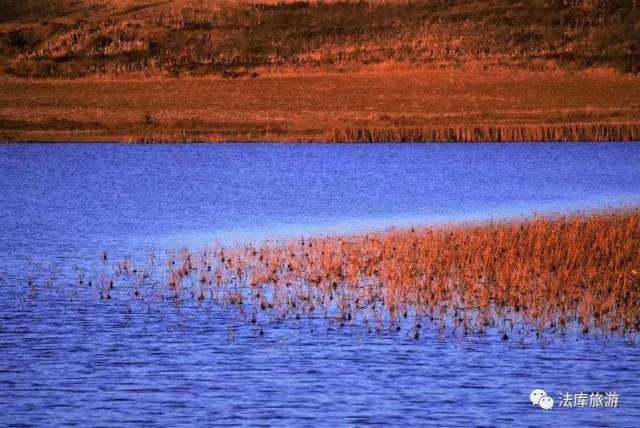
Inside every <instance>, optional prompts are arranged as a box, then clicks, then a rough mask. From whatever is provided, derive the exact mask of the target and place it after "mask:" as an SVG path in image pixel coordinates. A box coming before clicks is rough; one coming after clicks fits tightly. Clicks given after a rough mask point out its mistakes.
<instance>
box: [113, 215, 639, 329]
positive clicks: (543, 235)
mask: <svg viewBox="0 0 640 428" xmlns="http://www.w3.org/2000/svg"><path fill="white" fill-rule="evenodd" d="M639 244H640V210H625V211H618V212H611V213H604V214H593V215H588V216H579V215H575V216H566V217H559V218H544V217H535V218H532V219H530V220H526V221H514V222H504V223H489V224H479V225H468V226H451V227H444V228H424V229H413V228H412V229H409V230H391V231H387V232H380V233H374V234H367V235H358V236H332V237H317V238H311V239H300V240H293V241H289V242H284V243H265V244H263V245H259V246H254V245H245V246H234V247H230V248H226V247H216V248H213V249H207V250H202V251H200V252H190V251H188V250H187V249H182V250H181V251H180V252H171V253H170V254H169V257H168V259H167V262H166V266H167V272H168V275H167V279H166V285H167V290H168V293H170V296H171V297H172V298H174V299H176V301H182V300H184V299H187V298H189V297H191V298H192V299H194V300H195V299H197V300H198V301H200V302H202V301H204V300H209V299H211V300H212V301H214V302H216V303H222V304H224V305H235V306H241V307H243V310H242V311H243V312H244V313H246V315H247V317H250V319H251V322H252V323H256V322H258V323H259V324H263V323H264V322H265V320H271V321H273V320H278V321H282V320H286V319H293V318H295V319H301V318H302V317H318V316H320V317H321V316H324V317H326V318H327V319H329V320H330V322H334V323H339V324H340V325H346V324H349V323H355V322H360V323H364V324H365V325H368V326H372V327H374V328H376V329H378V330H381V329H386V328H390V329H400V328H401V326H403V328H404V326H407V324H408V325H409V328H410V329H411V332H412V334H414V335H415V336H416V337H419V331H420V329H421V328H423V326H425V327H426V326H427V325H428V324H429V323H431V324H433V325H436V326H437V327H438V328H452V329H454V330H456V331H463V332H464V333H469V334H482V333H485V332H488V331H490V330H492V329H493V330H494V331H498V332H499V333H500V334H501V335H502V337H503V339H507V338H508V337H509V334H511V332H512V331H513V329H514V328H518V329H520V330H521V331H529V332H534V331H535V332H536V334H537V335H540V334H542V333H545V332H549V333H554V332H559V333H562V334H564V333H567V332H575V331H581V332H582V333H588V332H589V331H590V330H592V329H593V330H597V331H601V332H602V331H604V332H618V333H627V332H634V331H637V330H639V329H640V273H639V272H638V271H639V270H640V252H639V251H638V248H639V247H640V245H639ZM118 266H119V272H117V273H116V276H118V275H122V274H124V276H125V277H126V276H127V275H129V276H130V275H132V274H131V272H135V268H133V267H131V266H130V265H128V264H126V263H125V264H122V263H121V264H119V265H118ZM138 275H144V274H143V273H139V274H138ZM132 284H133V285H132V286H133V287H135V290H136V293H135V295H136V296H139V295H140V294H143V293H144V290H143V288H144V287H142V286H140V284H139V283H138V282H136V281H134V282H133V283H132ZM107 288H108V287H107ZM243 305H244V306H243Z"/></svg>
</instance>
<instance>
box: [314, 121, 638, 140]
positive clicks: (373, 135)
mask: <svg viewBox="0 0 640 428" xmlns="http://www.w3.org/2000/svg"><path fill="white" fill-rule="evenodd" d="M326 139H327V140H328V141H333V142H359V143H373V142H487V141H491V142H534V141H638V140H640V124H638V123H576V124H561V125H493V126H491V125H485V126H465V125H462V126H439V127H422V128H344V129H336V130H334V132H333V134H330V135H327V137H326Z"/></svg>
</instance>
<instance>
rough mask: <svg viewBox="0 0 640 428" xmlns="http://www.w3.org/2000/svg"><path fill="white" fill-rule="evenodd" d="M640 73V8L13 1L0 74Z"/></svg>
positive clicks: (583, 0)
mask: <svg viewBox="0 0 640 428" xmlns="http://www.w3.org/2000/svg"><path fill="white" fill-rule="evenodd" d="M398 61H400V62H409V63H413V64H419V65H422V66H455V65H458V64H467V63H470V62H480V63H482V65H483V66H499V67H503V66H516V67H525V68H529V69H530V68H532V67H546V66H548V65H549V64H554V66H560V67H568V68H588V67H591V66H594V65H597V66H606V67H612V68H615V69H617V70H620V71H623V72H633V73H637V72H638V71H639V70H640V5H639V4H638V1H637V0H535V1H529V0H527V1H517V0H482V1H469V0H454V1H438V0H402V1H391V0H389V1H380V0H378V1H376V0H362V1H348V0H347V1H326V0H325V1H228V0H219V1H203V0H200V1H198V0H173V1H148V0H129V1H127V0H124V1H119V0H111V1H109V0H105V1H98V0H53V1H49V0H20V1H17V0H5V2H4V5H3V7H2V10H1V11H0V67H1V69H2V70H3V71H4V72H5V73H7V74H10V75H13V76H20V77H36V78H43V77H54V78H60V77H67V78H74V77H80V76H87V75H95V74H109V75H113V74H128V73H132V72H143V73H149V74H172V75H205V74H217V75H222V76H241V75H257V74H258V73H261V72H263V71H264V70H265V69H266V70H271V69H274V68H281V67H299V66H312V67H329V68H331V69H339V68H344V67H354V66H355V67H359V66H363V65H367V64H379V63H388V62H398Z"/></svg>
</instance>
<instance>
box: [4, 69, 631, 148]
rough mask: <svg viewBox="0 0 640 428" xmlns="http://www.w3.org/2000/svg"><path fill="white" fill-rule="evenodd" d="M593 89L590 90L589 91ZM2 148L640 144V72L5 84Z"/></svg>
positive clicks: (408, 72) (446, 72) (384, 72)
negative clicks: (231, 144)
mask: <svg viewBox="0 0 640 428" xmlns="http://www.w3.org/2000/svg"><path fill="white" fill-rule="evenodd" d="M584 88H589V90H588V91H587V90H585V89H584ZM0 98H1V99H3V100H4V104H3V105H2V106H0V141H1V142H16V143H20V142H89V141H91V142H120V143H186V142H210V143H218V142H281V143H293V142H327V143H338V142H342V143H372V142H390V143H391V142H443V143H445V142H551V141H553V142H573V141H585V142H586V141H594V142H608V141H638V140H640V103H639V102H638V101H637V100H638V99H640V77H639V76H629V75H620V74H615V73H589V72H578V73H568V72H558V73H550V74H542V73H538V72H527V71H518V70H504V71H503V72H500V73H494V72H491V71H482V70H475V71H472V70H465V69H461V70H456V69H442V70H435V69H417V68H401V67H399V68H372V69H367V70H361V71H354V72H348V73H310V72H309V73H292V74H283V75H265V76H260V77H258V78H253V79H250V78H240V79H230V78H229V79H222V78H217V79H213V78H180V79H167V80H163V79H136V78H132V79H128V80H127V79H118V80H79V81H72V80H65V81H56V80H46V81H31V80H13V79H10V80H0Z"/></svg>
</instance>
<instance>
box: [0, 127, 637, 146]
mask: <svg viewBox="0 0 640 428" xmlns="http://www.w3.org/2000/svg"><path fill="white" fill-rule="evenodd" d="M326 135H328V136H326V137H325V136H322V135H315V136H311V137H304V138H303V137H297V136H295V135H291V136H284V137H281V138H273V137H271V136H270V137H267V138H263V137H253V136H238V137H235V138H226V137H224V136H223V135H216V134H213V135H210V136H208V137H207V138H205V139H185V138H182V137H180V136H176V137H173V136H170V135H157V136H156V135H150V136H149V135H143V134H140V135H133V136H126V137H119V136H117V135H116V134H114V135H111V136H107V137H105V136H103V135H101V136H99V137H98V138H95V137H94V135H92V134H91V135H90V136H83V135H81V134H74V133H71V134H66V133H65V134H64V136H60V137H54V138H49V139H30V138H28V137H18V138H0V144H29V143H31V144H247V143H252V144H385V143H391V144H402V143H418V144H452V143H466V144H482V143H501V144H514V143H637V142H640V122H637V123H623V124H607V123H598V124H564V125H551V126H549V125H527V126H482V127H479V126H467V127H464V126H463V127H424V128H408V129H385V128H346V129H334V130H329V131H327V133H326Z"/></svg>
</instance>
